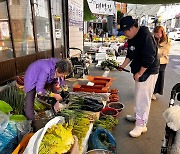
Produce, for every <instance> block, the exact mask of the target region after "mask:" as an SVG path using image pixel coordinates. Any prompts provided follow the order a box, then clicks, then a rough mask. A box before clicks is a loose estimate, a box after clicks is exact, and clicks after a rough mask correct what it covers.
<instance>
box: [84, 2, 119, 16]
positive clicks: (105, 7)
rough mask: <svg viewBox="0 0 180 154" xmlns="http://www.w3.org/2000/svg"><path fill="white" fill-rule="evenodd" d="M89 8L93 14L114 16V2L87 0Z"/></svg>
mask: <svg viewBox="0 0 180 154" xmlns="http://www.w3.org/2000/svg"><path fill="white" fill-rule="evenodd" d="M87 2H88V4H89V8H90V10H91V12H92V13H94V14H103V15H114V14H115V12H116V5H115V2H114V1H106V0H87Z"/></svg>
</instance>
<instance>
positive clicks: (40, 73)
mask: <svg viewBox="0 0 180 154" xmlns="http://www.w3.org/2000/svg"><path fill="white" fill-rule="evenodd" d="M71 71H72V65H71V63H70V61H68V60H66V59H63V60H59V59H57V58H50V59H41V60H37V61H35V62H33V63H32V64H31V65H30V66H29V67H28V69H27V70H26V73H25V77H24V86H25V92H26V99H25V114H26V117H27V118H28V119H29V120H35V113H34V99H35V95H36V93H37V94H39V95H44V94H45V91H46V90H45V86H46V85H47V84H50V85H51V91H52V92H53V93H51V97H54V98H55V99H56V100H57V101H60V100H62V97H61V96H60V95H59V94H58V93H57V90H56V84H57V82H58V81H60V79H62V78H64V76H65V75H67V74H69V73H71Z"/></svg>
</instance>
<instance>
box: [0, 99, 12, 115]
mask: <svg viewBox="0 0 180 154" xmlns="http://www.w3.org/2000/svg"><path fill="white" fill-rule="evenodd" d="M0 111H2V112H3V113H5V114H7V113H9V112H11V111H13V108H12V107H11V106H10V105H9V104H8V103H6V102H5V101H2V100H0Z"/></svg>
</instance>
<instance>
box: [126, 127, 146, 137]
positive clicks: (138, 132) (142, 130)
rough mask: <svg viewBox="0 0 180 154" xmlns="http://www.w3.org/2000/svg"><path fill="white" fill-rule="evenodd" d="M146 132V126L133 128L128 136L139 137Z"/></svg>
mask: <svg viewBox="0 0 180 154" xmlns="http://www.w3.org/2000/svg"><path fill="white" fill-rule="evenodd" d="M145 132H147V127H146V126H143V127H142V126H135V127H134V129H133V130H132V131H130V132H129V135H130V136H131V137H139V136H141V134H142V133H145Z"/></svg>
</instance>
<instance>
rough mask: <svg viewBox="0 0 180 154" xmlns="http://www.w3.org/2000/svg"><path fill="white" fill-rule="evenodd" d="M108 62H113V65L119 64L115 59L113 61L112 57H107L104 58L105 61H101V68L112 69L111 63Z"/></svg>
mask: <svg viewBox="0 0 180 154" xmlns="http://www.w3.org/2000/svg"><path fill="white" fill-rule="evenodd" d="M109 63H111V64H113V65H115V66H118V65H119V64H118V62H117V61H115V60H113V59H107V60H105V61H102V63H101V68H102V69H105V68H108V69H110V70H113V69H114V67H112V65H109Z"/></svg>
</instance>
